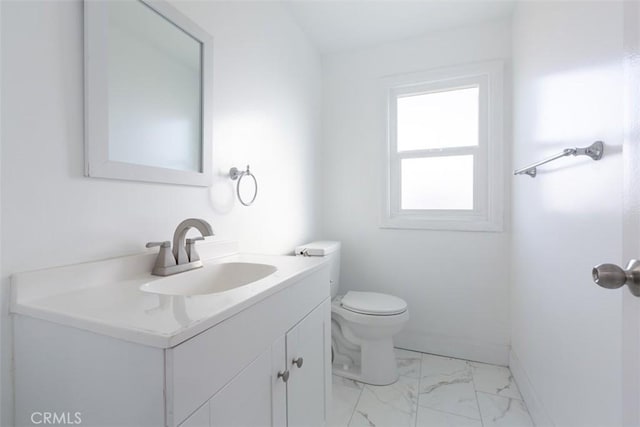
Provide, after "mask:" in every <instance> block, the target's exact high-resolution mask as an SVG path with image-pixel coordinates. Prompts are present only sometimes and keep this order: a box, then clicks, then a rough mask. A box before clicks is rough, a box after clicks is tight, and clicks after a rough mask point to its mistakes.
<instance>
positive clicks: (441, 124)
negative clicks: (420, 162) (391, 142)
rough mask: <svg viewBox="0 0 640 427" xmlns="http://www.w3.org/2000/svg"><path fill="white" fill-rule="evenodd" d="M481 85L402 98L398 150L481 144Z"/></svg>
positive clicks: (399, 101) (398, 118)
mask: <svg viewBox="0 0 640 427" xmlns="http://www.w3.org/2000/svg"><path fill="white" fill-rule="evenodd" d="M478 96H479V88H478V87H472V88H466V89H455V90H447V91H443V92H434V93H427V94H422V95H412V96H401V97H398V101H397V102H398V104H397V105H398V107H397V108H398V109H397V114H398V117H397V127H398V129H397V132H398V135H397V137H398V142H397V144H398V151H408V150H421V149H428V148H448V147H469V146H474V145H478V105H479V101H478Z"/></svg>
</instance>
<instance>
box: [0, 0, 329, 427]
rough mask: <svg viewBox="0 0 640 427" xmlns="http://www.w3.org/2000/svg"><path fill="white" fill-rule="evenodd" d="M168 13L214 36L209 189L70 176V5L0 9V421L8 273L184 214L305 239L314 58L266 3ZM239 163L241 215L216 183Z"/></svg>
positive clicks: (259, 235)
mask: <svg viewBox="0 0 640 427" xmlns="http://www.w3.org/2000/svg"><path fill="white" fill-rule="evenodd" d="M177 7H178V8H179V9H180V10H182V11H183V12H184V13H186V14H187V15H189V16H190V17H191V18H192V19H193V20H194V21H196V22H197V23H198V24H199V25H200V26H202V27H203V28H205V29H206V30H207V31H208V32H209V33H210V34H212V35H213V37H214V70H213V72H214V94H213V100H214V105H213V107H214V111H213V117H212V118H209V119H212V120H213V125H214V126H213V129H214V135H213V146H214V150H213V151H214V153H213V160H214V175H215V177H214V179H215V181H214V185H213V186H212V187H211V188H210V189H206V188H196V187H183V186H172V185H160V184H145V183H135V182H125V181H113V180H99V179H90V178H85V177H83V175H82V172H83V148H82V147H83V115H82V108H83V92H82V64H83V59H82V3H81V2H80V1H77V0H76V1H68V2H59V1H33V2H7V1H3V2H2V22H1V27H2V123H3V125H4V126H3V128H2V135H1V137H2V155H1V158H2V168H1V169H2V176H1V182H2V187H1V195H2V198H1V206H2V211H1V212H0V215H1V217H2V230H3V232H2V238H1V242H0V244H1V245H2V247H5V248H11V250H10V251H3V252H2V263H1V270H2V286H3V288H2V289H3V292H2V301H3V304H2V308H3V310H2V318H1V319H0V322H1V323H2V371H1V376H2V383H1V386H2V393H3V401H4V406H3V408H2V420H0V424H2V425H10V424H11V423H10V418H9V417H10V414H11V410H10V408H11V406H10V405H11V403H10V395H11V387H10V384H11V379H10V377H9V376H8V374H9V372H10V369H9V368H10V359H9V358H10V354H11V349H10V343H11V338H10V335H9V332H10V324H9V321H8V320H9V319H8V317H7V315H6V312H7V286H8V276H9V275H10V274H11V273H13V272H16V271H21V270H32V269H38V268H44V267H48V266H55V265H61V264H69V263H77V262H81V261H86V260H93V259H99V258H104V257H110V256H117V255H123V254H127V253H132V252H139V251H142V250H144V249H143V248H144V244H145V242H147V241H150V240H158V239H161V240H169V239H170V238H171V236H172V233H173V230H174V228H175V226H176V225H177V224H178V222H179V221H180V220H182V219H184V218H187V217H202V218H206V219H207V220H209V221H210V222H211V223H212V225H213V227H214V230H215V231H216V232H217V235H218V236H220V237H221V238H230V239H237V240H239V242H240V245H241V248H242V249H243V250H245V251H256V252H267V253H287V252H290V251H291V250H292V249H293V247H294V246H295V245H297V244H301V243H304V241H305V240H308V239H311V238H313V237H315V235H316V233H315V228H314V227H315V226H314V225H315V224H316V223H317V222H318V220H317V218H316V215H317V214H316V211H317V209H316V203H315V200H314V197H315V196H314V195H315V194H317V192H318V190H317V179H316V176H317V171H316V164H315V158H316V150H317V146H318V136H319V134H320V105H321V104H320V103H321V101H320V88H321V77H320V72H321V66H320V65H321V64H320V60H319V57H318V55H317V53H316V51H315V50H314V49H313V48H312V47H311V46H310V44H309V43H308V41H307V39H306V37H305V36H304V34H303V33H302V32H301V31H300V29H299V28H298V26H297V24H295V23H294V22H293V21H292V19H291V17H290V15H289V12H288V11H287V10H285V9H283V6H281V5H279V4H277V3H247V2H236V3H232V2H206V3H205V2H185V1H181V2H179V3H178V4H177ZM247 163H249V164H251V168H252V170H253V171H254V172H255V174H256V176H257V177H258V180H259V183H260V194H259V196H258V199H257V201H256V204H255V205H254V206H253V207H251V208H245V207H242V206H240V205H239V203H238V202H234V193H233V187H232V182H231V181H230V180H228V179H227V178H226V177H225V176H224V174H225V173H226V172H227V171H228V170H229V168H230V167H231V166H234V165H236V166H239V167H244V166H246V164H247ZM43 351H46V349H43ZM43 409H46V408H43Z"/></svg>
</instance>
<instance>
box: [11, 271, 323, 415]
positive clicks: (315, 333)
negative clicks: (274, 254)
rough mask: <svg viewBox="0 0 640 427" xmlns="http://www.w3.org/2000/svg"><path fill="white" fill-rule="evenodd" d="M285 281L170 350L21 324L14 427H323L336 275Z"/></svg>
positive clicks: (50, 325)
mask: <svg viewBox="0 0 640 427" xmlns="http://www.w3.org/2000/svg"><path fill="white" fill-rule="evenodd" d="M287 280H288V282H289V283H288V284H287V285H286V286H283V287H281V288H280V289H279V290H277V291H276V292H273V293H271V294H269V295H268V296H265V297H264V298H263V299H262V300H260V301H257V302H255V303H253V304H252V305H249V306H248V307H245V308H243V309H242V310H240V311H238V312H237V313H236V314H233V315H231V316H229V317H227V318H225V319H224V320H223V321H221V322H219V323H218V324H215V325H214V326H212V327H210V328H208V329H205V330H203V331H202V332H200V333H199V334H197V335H195V336H193V337H191V338H189V339H187V340H185V341H182V342H180V343H179V344H177V345H174V346H173V347H169V348H158V347H154V346H149V345H144V344H141V343H136V342H131V341H127V340H122V339H118V338H115V337H112V336H107V335H102V334H100V333H95V332H90V331H87V330H83V329H80V328H75V327H72V326H68V325H63V324H59V323H56V322H51V321H47V320H41V319H37V318H34V317H31V316H28V315H23V314H16V315H15V316H14V332H15V347H14V351H15V356H14V357H15V380H16V395H15V408H16V409H15V411H16V412H15V418H16V425H19V426H21V425H31V422H30V416H31V414H32V413H33V412H34V411H43V410H53V411H58V412H66V411H71V412H72V413H73V412H75V411H77V412H81V417H82V424H83V425H91V426H136V427H143V426H150V427H151V426H153V427H158V426H162V425H164V426H167V427H202V426H225V427H227V426H228V427H232V426H251V427H254V426H256V427H257V426H278V427H282V426H292V427H293V426H296V427H297V426H305V427H307V426H322V425H325V424H326V420H327V415H328V411H329V405H330V398H331V394H330V393H331V313H330V299H329V270H328V268H326V267H325V266H323V267H322V268H316V269H315V270H313V271H311V272H308V273H306V274H303V275H301V277H296V278H295V279H287ZM223 297H224V296H221V298H223ZM43 343H44V345H46V351H43V347H42V346H43ZM294 360H295V361H296V362H297V363H294ZM298 365H300V366H298ZM285 372H288V378H286V379H287V381H286V382H285V381H283V380H284V379H285V376H287V375H286V374H284V373H285ZM278 373H282V374H283V375H281V376H278Z"/></svg>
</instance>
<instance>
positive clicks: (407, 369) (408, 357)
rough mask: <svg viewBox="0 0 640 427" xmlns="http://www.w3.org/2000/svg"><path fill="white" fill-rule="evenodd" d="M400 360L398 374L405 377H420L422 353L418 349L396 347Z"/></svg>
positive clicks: (397, 357) (398, 359)
mask: <svg viewBox="0 0 640 427" xmlns="http://www.w3.org/2000/svg"><path fill="white" fill-rule="evenodd" d="M395 352H396V360H397V362H398V374H399V375H401V376H403V377H411V378H420V364H421V363H422V353H418V352H417V351H409V350H403V349H400V348H396V349H395Z"/></svg>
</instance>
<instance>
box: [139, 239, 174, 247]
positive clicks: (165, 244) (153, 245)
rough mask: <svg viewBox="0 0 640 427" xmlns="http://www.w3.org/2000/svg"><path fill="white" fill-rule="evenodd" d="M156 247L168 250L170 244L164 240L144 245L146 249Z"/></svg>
mask: <svg viewBox="0 0 640 427" xmlns="http://www.w3.org/2000/svg"><path fill="white" fill-rule="evenodd" d="M156 246H160V247H161V248H170V247H171V242H170V241H168V240H165V241H164V242H149V243H147V244H146V245H145V247H147V248H155V247H156Z"/></svg>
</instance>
